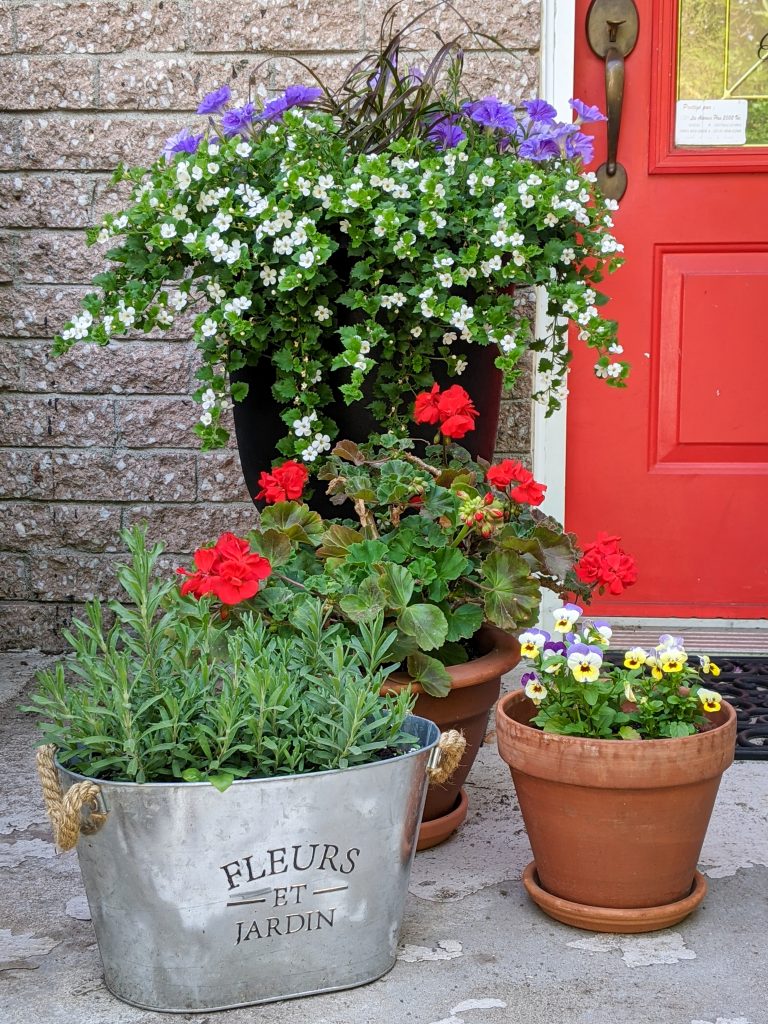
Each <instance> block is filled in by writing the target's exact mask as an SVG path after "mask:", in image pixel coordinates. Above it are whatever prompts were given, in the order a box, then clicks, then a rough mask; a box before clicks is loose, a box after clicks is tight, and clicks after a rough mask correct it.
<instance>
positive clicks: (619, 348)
mask: <svg viewBox="0 0 768 1024" xmlns="http://www.w3.org/2000/svg"><path fill="white" fill-rule="evenodd" d="M608 351H609V352H612V353H613V354H614V355H615V356H620V355H621V353H622V352H623V351H624V346H623V345H619V343H618V342H617V341H614V343H613V344H612V345H609V346H608Z"/></svg>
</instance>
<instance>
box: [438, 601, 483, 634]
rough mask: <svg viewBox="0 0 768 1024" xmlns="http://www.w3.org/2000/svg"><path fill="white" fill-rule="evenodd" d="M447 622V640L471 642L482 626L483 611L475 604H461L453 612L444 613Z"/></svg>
mask: <svg viewBox="0 0 768 1024" xmlns="http://www.w3.org/2000/svg"><path fill="white" fill-rule="evenodd" d="M445 617H446V619H447V620H448V636H447V637H446V639H447V640H450V641H456V640H471V639H472V637H473V636H474V635H475V633H476V632H477V631H478V629H480V627H481V626H482V624H483V618H484V616H483V609H482V608H481V607H480V605H477V604H461V605H459V607H458V608H455V609H454V610H453V611H448V610H446V611H445Z"/></svg>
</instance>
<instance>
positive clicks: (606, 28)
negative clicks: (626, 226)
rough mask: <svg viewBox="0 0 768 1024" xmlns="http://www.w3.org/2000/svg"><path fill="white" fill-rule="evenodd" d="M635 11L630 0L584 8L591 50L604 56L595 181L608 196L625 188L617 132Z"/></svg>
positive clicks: (598, 1) (600, 1) (596, 0)
mask: <svg viewBox="0 0 768 1024" xmlns="http://www.w3.org/2000/svg"><path fill="white" fill-rule="evenodd" d="M637 32H638V14H637V8H636V7H635V4H634V2H633V0H592V3H591V4H590V7H589V11H588V12H587V39H588V40H589V45H590V46H591V48H592V51H593V52H594V53H596V54H597V56H598V57H602V58H603V59H604V60H605V101H606V113H607V115H608V152H607V154H606V160H605V163H604V164H601V165H600V166H599V167H598V169H597V171H596V172H595V173H596V174H597V182H598V185H599V186H600V188H601V189H602V192H603V194H604V195H605V196H607V197H608V198H609V199H621V197H622V196H623V195H624V193H625V192H626V190H627V172H626V169H625V168H624V166H623V164H621V163H619V159H618V154H619V134H620V132H621V113H622V107H623V105H624V77H625V74H624V71H625V69H624V58H625V57H627V56H628V55H629V54H630V53H631V52H632V50H633V49H634V47H635V43H636V42H637Z"/></svg>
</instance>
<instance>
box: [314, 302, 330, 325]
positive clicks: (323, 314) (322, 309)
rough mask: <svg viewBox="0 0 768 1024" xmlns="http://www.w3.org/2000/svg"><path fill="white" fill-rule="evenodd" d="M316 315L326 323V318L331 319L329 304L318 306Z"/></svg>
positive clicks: (321, 321)
mask: <svg viewBox="0 0 768 1024" xmlns="http://www.w3.org/2000/svg"><path fill="white" fill-rule="evenodd" d="M315 317H316V318H317V319H318V320H319V321H320V323H325V321H326V320H330V319H331V311H330V309H328V307H327V306H318V307H317V309H316V310H315Z"/></svg>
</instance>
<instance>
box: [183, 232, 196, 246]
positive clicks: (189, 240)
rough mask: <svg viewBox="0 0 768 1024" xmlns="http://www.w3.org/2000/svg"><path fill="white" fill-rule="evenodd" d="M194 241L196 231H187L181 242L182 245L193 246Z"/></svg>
mask: <svg viewBox="0 0 768 1024" xmlns="http://www.w3.org/2000/svg"><path fill="white" fill-rule="evenodd" d="M196 241H197V232H196V231H188V232H187V233H186V235H184V237H183V238H182V242H183V243H184V245H194V243H195V242H196Z"/></svg>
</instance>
